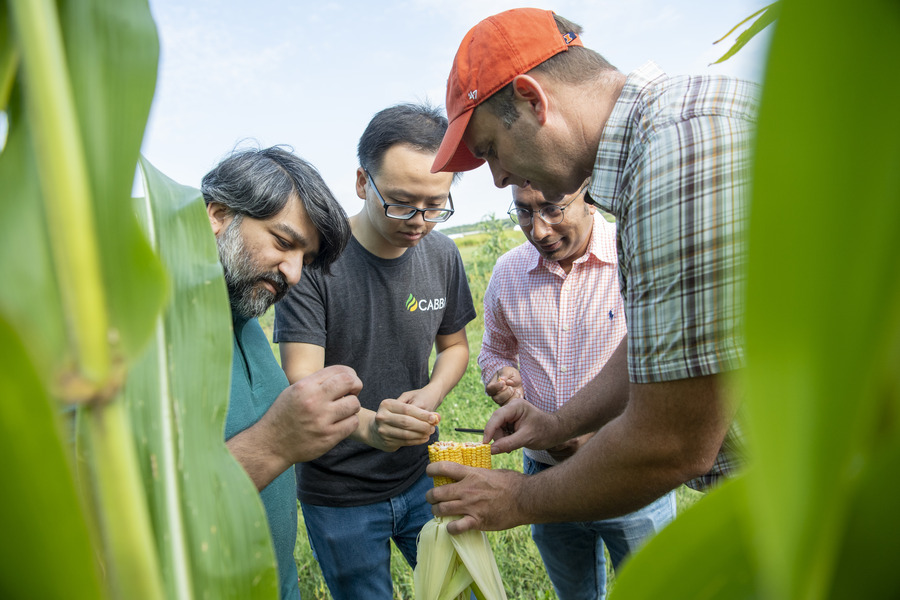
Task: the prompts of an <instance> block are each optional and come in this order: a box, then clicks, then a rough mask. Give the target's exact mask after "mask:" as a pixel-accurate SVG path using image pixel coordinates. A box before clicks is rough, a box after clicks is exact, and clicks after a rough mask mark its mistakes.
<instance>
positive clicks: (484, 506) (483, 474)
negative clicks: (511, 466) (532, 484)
mask: <svg viewBox="0 0 900 600" xmlns="http://www.w3.org/2000/svg"><path fill="white" fill-rule="evenodd" d="M425 472H426V474H428V475H429V476H431V477H438V476H444V477H449V478H451V479H455V480H456V483H448V484H446V485H442V486H438V487H435V488H432V489H430V490H428V492H427V493H426V494H425V499H426V500H427V501H428V502H430V503H431V504H432V507H431V512H432V513H433V514H434V515H435V516H438V517H446V516H457V515H459V516H461V518H460V519H457V520H455V521H453V522H451V523H448V524H447V531H449V532H450V533H451V534H457V533H462V532H463V531H468V530H470V529H480V530H482V531H499V530H502V529H509V528H510V527H515V526H517V525H522V524H524V523H527V522H528V521H527V519H526V517H525V516H524V515H523V514H521V512H520V511H519V505H518V502H517V498H519V497H520V493H519V486H521V485H522V483H523V481H524V480H525V476H524V475H522V474H521V473H518V472H516V471H509V470H506V469H482V468H479V467H467V466H464V465H460V464H458V463H455V462H450V461H441V462H436V463H432V464H430V465H428V468H427V469H426V470H425Z"/></svg>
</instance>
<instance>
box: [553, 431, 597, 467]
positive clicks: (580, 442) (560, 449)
mask: <svg viewBox="0 0 900 600" xmlns="http://www.w3.org/2000/svg"><path fill="white" fill-rule="evenodd" d="M593 435H594V432H593V431H592V432H590V433H586V434H584V435H580V436H578V437H574V438H572V439H570V440H566V441H565V442H563V443H562V444H559V445H557V446H553V447H552V448H547V453H548V454H549V455H550V456H551V457H553V459H554V460H556V461H557V462H562V461H564V460H566V459H567V458H569V457H571V456H572V455H573V454H575V453H576V452H577V451H578V450H579V448H581V447H582V446H584V444H585V442H587V441H588V440H589V439H591V437H592V436H593Z"/></svg>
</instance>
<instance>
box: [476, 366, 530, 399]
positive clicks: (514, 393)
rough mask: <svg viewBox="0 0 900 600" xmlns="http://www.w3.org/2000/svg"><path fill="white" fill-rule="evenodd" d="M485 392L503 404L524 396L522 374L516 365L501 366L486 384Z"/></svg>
mask: <svg viewBox="0 0 900 600" xmlns="http://www.w3.org/2000/svg"><path fill="white" fill-rule="evenodd" d="M484 391H485V393H486V394H487V395H488V396H490V397H491V399H492V400H493V401H494V402H496V403H497V404H499V405H500V406H503V405H504V404H506V403H507V402H509V401H510V400H512V399H513V398H524V397H525V388H523V387H522V375H521V373H519V370H518V369H516V368H515V367H501V368H500V369H498V370H497V372H496V373H494V376H493V377H492V378H491V380H490V381H488V382H487V384H485V386H484Z"/></svg>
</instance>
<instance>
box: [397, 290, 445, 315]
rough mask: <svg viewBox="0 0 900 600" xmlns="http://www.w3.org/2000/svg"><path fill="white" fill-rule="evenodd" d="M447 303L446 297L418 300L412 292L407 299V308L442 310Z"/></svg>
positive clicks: (410, 309)
mask: <svg viewBox="0 0 900 600" xmlns="http://www.w3.org/2000/svg"><path fill="white" fill-rule="evenodd" d="M446 304H447V299H446V298H434V299H433V300H416V297H415V296H413V295H412V294H410V295H409V298H407V299H406V310H408V311H409V312H413V311H416V310H422V311H427V310H441V309H442V308H444V305H446Z"/></svg>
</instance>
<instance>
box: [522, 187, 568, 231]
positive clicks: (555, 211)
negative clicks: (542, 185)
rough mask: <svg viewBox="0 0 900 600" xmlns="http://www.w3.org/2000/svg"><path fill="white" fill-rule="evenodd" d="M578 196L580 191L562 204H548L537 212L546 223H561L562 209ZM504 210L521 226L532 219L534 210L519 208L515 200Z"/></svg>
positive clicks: (525, 225) (529, 223) (529, 222)
mask: <svg viewBox="0 0 900 600" xmlns="http://www.w3.org/2000/svg"><path fill="white" fill-rule="evenodd" d="M579 196H581V194H580V193H579V194H575V196H574V197H573V198H572V199H571V200H569V201H568V202H567V203H566V204H564V205H563V206H559V205H558V204H548V205H547V206H545V207H543V208H541V209H540V210H539V211H537V214H538V216H539V217H540V218H541V220H542V221H543V222H544V223H546V224H547V225H559V224H560V223H562V220H563V217H564V215H563V211H564V210H566V209H567V208H569V205H570V204H572V203H573V202H575V200H577V199H578V198H579ZM506 212H507V214H509V218H510V219H512V222H513V223H516V224H517V225H521V226H522V227H528V226H529V225H531V223H532V222H533V221H534V213H535V211H533V210H530V209H527V208H519V207H518V206H515V201H513V204H512V205H511V206H510V207H509V210H508V211H506Z"/></svg>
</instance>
